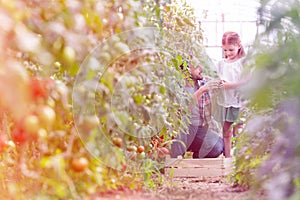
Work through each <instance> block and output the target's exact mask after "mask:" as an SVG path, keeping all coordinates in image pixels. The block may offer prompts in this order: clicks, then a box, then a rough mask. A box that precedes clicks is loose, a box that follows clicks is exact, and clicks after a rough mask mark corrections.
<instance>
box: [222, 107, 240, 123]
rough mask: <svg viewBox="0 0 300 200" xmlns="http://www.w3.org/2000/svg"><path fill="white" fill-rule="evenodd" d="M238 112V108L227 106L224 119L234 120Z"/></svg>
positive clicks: (227, 120)
mask: <svg viewBox="0 0 300 200" xmlns="http://www.w3.org/2000/svg"><path fill="white" fill-rule="evenodd" d="M239 114H240V108H235V107H228V108H225V121H226V122H235V121H236V120H237V119H238V117H239Z"/></svg>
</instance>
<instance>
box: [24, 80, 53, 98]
mask: <svg viewBox="0 0 300 200" xmlns="http://www.w3.org/2000/svg"><path fill="white" fill-rule="evenodd" d="M29 87H30V90H31V97H32V98H33V99H34V100H38V99H40V98H42V99H45V98H46V97H47V96H48V92H47V89H46V88H45V86H44V83H43V82H42V80H41V79H39V78H38V77H32V78H31V80H30V82H29Z"/></svg>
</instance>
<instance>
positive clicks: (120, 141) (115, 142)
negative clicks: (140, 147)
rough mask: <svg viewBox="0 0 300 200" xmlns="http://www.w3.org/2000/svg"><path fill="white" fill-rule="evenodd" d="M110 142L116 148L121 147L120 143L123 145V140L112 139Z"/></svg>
mask: <svg viewBox="0 0 300 200" xmlns="http://www.w3.org/2000/svg"><path fill="white" fill-rule="evenodd" d="M112 142H113V143H114V145H116V146H117V147H121V146H122V143H123V140H122V138H119V137H114V138H112Z"/></svg>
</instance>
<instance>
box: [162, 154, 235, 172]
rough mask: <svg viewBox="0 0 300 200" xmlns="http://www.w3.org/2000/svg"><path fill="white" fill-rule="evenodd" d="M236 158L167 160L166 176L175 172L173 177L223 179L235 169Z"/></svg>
mask: <svg viewBox="0 0 300 200" xmlns="http://www.w3.org/2000/svg"><path fill="white" fill-rule="evenodd" d="M233 161H234V158H225V157H218V158H201V159H186V158H182V157H179V158H170V157H167V158H166V163H165V167H164V170H165V174H166V175H169V174H170V173H171V171H172V170H174V174H173V177H221V176H226V175H228V174H229V173H230V172H231V171H232V169H233Z"/></svg>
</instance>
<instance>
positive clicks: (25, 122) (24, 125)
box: [11, 76, 57, 144]
mask: <svg viewBox="0 0 300 200" xmlns="http://www.w3.org/2000/svg"><path fill="white" fill-rule="evenodd" d="M27 84H28V90H29V91H28V93H29V97H30V102H29V105H28V108H27V110H26V112H24V113H21V117H19V118H16V119H15V118H13V117H12V118H13V125H12V131H11V136H12V139H13V141H14V142H15V143H16V144H24V143H26V142H27V141H31V140H36V139H37V138H39V137H40V136H41V137H45V136H46V135H47V132H48V131H51V130H52V128H53V126H54V124H55V120H56V112H55V104H54V103H53V102H54V100H53V97H52V96H51V94H52V93H53V91H54V90H57V88H56V83H55V81H54V80H53V79H52V78H49V77H48V78H44V79H42V78H39V77H35V76H34V77H31V78H30V79H29V81H28V82H27Z"/></svg>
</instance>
